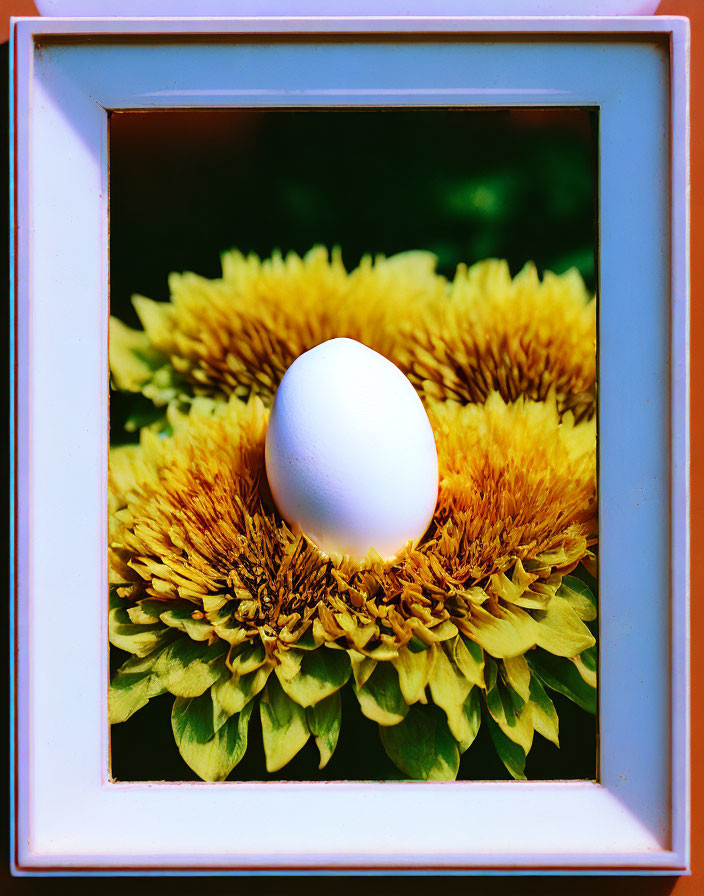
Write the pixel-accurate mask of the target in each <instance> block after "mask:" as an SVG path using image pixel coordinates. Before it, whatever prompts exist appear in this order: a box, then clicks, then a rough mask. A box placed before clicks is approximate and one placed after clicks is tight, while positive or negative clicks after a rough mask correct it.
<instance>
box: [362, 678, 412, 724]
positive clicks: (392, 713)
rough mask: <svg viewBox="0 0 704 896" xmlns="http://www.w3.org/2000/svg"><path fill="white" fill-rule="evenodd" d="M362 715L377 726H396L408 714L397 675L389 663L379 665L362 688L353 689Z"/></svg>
mask: <svg viewBox="0 0 704 896" xmlns="http://www.w3.org/2000/svg"><path fill="white" fill-rule="evenodd" d="M355 693H356V695H357V699H358V700H359V705H360V707H361V710H362V712H363V713H364V715H365V716H366V717H367V718H368V719H371V720H372V721H374V722H378V723H379V725H397V724H398V723H399V722H401V721H402V720H403V719H404V718H405V717H406V714H407V713H408V704H407V703H406V701H405V700H404V699H403V694H402V693H401V688H400V686H399V681H398V673H397V672H396V670H395V669H394V667H393V666H392V665H391V663H390V662H384V663H379V665H378V666H377V667H376V669H375V670H374V671H373V672H372V674H371V675H370V676H369V678H368V679H367V683H366V684H365V685H364V687H361V688H355Z"/></svg>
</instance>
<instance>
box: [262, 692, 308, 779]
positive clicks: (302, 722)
mask: <svg viewBox="0 0 704 896" xmlns="http://www.w3.org/2000/svg"><path fill="white" fill-rule="evenodd" d="M259 711H260V715H261V720H262V737H263V739H264V753H265V754H266V770H267V771H268V772H276V771H278V770H279V769H280V768H283V767H284V766H285V765H286V763H287V762H289V761H290V760H291V759H293V757H294V756H295V755H296V753H298V751H299V750H300V749H302V747H304V746H305V743H306V741H307V740H308V737H309V735H310V730H309V728H308V722H307V721H306V712H305V710H304V709H303V707H302V706H300V705H299V704H298V703H296V702H295V701H294V700H292V699H291V698H290V697H289V696H288V695H287V694H286V693H285V691H284V690H283V688H282V687H281V685H280V684H279V681H278V679H277V678H276V676H271V677H270V679H269V681H268V682H267V685H266V689H265V691H264V693H263V695H262V697H261V699H260V701H259Z"/></svg>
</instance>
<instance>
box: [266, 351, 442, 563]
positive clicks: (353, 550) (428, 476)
mask: <svg viewBox="0 0 704 896" xmlns="http://www.w3.org/2000/svg"><path fill="white" fill-rule="evenodd" d="M266 470H267V476H268V478H269V485H270V487H271V493H272V495H273V498H274V501H275V502H276V506H277V507H278V509H279V511H280V513H281V515H282V516H283V517H284V519H285V520H286V521H287V522H288V523H289V525H290V526H291V527H292V528H293V529H294V531H297V532H298V531H302V532H303V533H304V534H305V535H306V536H307V537H308V538H310V539H311V540H312V541H313V542H315V543H316V544H317V545H318V546H319V547H320V548H321V549H322V550H323V551H325V552H326V553H328V554H347V555H350V556H351V557H352V558H353V559H356V560H361V559H363V558H364V557H365V556H366V555H367V553H368V552H369V550H370V548H373V549H374V550H375V551H376V552H377V553H378V554H379V555H380V556H382V557H383V558H385V559H390V558H392V557H393V556H394V555H395V554H397V553H398V552H399V550H400V549H401V548H402V547H404V545H405V544H406V543H407V542H408V541H417V540H418V539H419V538H421V537H422V535H423V534H424V533H425V530H426V529H427V528H428V524H429V523H430V520H431V519H432V516H433V512H434V510H435V504H436V501H437V495H438V458H437V451H436V448H435V439H434V436H433V431H432V429H431V426H430V421H429V420H428V415H427V414H426V412H425V408H424V407H423V404H422V402H421V400H420V398H419V397H418V395H417V394H416V391H415V389H414V388H413V386H412V385H411V383H410V382H409V381H408V379H407V378H406V377H405V376H404V375H403V373H402V372H401V371H400V370H399V369H398V368H397V367H396V366H395V365H394V364H392V363H391V362H390V361H388V360H387V359H386V358H384V357H383V356H382V355H380V354H378V353H377V352H375V351H372V349H370V348H367V347H366V346H364V345H362V344H361V343H359V342H356V341H355V340H354V339H331V340H329V341H328V342H324V343H323V344H322V345H318V346H316V347H315V348H313V349H311V350H310V351H308V352H306V353H305V354H303V355H301V356H300V357H299V358H297V359H296V360H295V361H294V363H293V364H292V365H291V366H290V367H289V369H288V370H287V371H286V374H285V375H284V377H283V379H282V381H281V385H280V386H279V389H278V391H277V393H276V397H275V399H274V405H273V408H272V411H271V417H270V420H269V428H268V431H267V436H266Z"/></svg>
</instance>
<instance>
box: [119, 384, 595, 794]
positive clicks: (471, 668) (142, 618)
mask: <svg viewBox="0 0 704 896" xmlns="http://www.w3.org/2000/svg"><path fill="white" fill-rule="evenodd" d="M252 391H253V390H250V397H249V400H248V401H247V402H243V401H241V400H239V398H238V397H237V395H236V394H235V395H233V396H232V398H231V399H230V400H229V401H228V402H227V403H223V402H214V401H210V400H207V399H197V400H195V401H194V402H193V404H192V407H191V409H190V413H189V414H188V415H187V416H185V415H181V414H180V413H179V411H178V410H177V409H176V408H175V407H172V408H170V410H169V412H168V413H169V420H170V423H171V426H172V428H173V435H171V436H169V437H166V438H160V437H158V436H157V435H156V434H155V433H154V432H151V431H149V430H143V431H142V434H141V441H140V444H139V445H137V446H127V447H121V448H116V449H113V450H112V452H111V458H110V503H109V512H110V578H111V583H112V585H113V593H112V599H111V600H112V608H111V613H110V636H111V641H112V643H113V644H114V645H115V646H116V647H119V648H122V649H124V650H127V651H129V652H130V653H131V654H133V656H132V657H131V658H130V659H129V660H128V661H127V663H125V664H124V666H123V667H122V669H121V670H120V671H119V672H118V673H117V675H116V676H115V678H114V680H113V682H112V685H111V694H110V717H111V721H112V722H114V723H116V722H120V721H123V720H125V719H126V718H128V717H129V716H130V715H131V714H132V713H133V712H135V711H136V710H137V709H139V708H140V707H142V706H144V705H145V704H146V703H147V702H148V700H149V699H151V697H153V696H155V695H157V694H160V693H164V692H166V691H168V692H170V693H171V694H173V695H174V696H175V698H176V700H175V703H174V707H173V713H172V727H173V731H174V736H175V738H176V742H177V744H178V746H179V749H180V751H181V754H182V756H183V757H184V759H185V761H186V762H187V763H188V764H189V765H190V766H191V767H192V768H193V769H194V770H195V771H196V772H197V773H198V774H199V775H200V776H201V777H203V778H205V779H207V780H220V779H223V778H225V777H227V775H228V774H229V773H230V772H231V771H232V769H233V768H234V766H235V765H236V763H237V762H238V761H239V759H240V758H241V757H242V755H244V752H245V750H246V748H247V727H248V721H249V718H250V715H251V712H252V711H253V709H254V708H255V706H256V707H257V708H258V710H259V713H260V716H261V722H262V731H263V738H264V749H265V753H266V758H267V768H268V769H269V770H270V771H275V770H277V769H279V768H281V767H283V766H284V765H285V764H286V763H287V762H288V761H289V760H290V759H291V758H293V756H294V755H296V754H297V753H298V751H299V750H300V749H301V748H302V747H303V746H304V744H305V743H306V742H307V741H308V739H309V738H311V737H312V738H313V739H314V740H315V742H316V745H317V747H318V749H319V752H320V762H321V767H322V766H324V765H325V763H326V762H327V761H328V760H329V758H330V756H331V755H332V753H333V751H334V749H335V745H336V743H337V738H338V735H339V730H340V712H341V710H340V705H341V704H340V695H339V692H340V689H341V688H343V687H345V686H349V687H351V688H353V689H354V692H355V694H356V696H357V698H358V700H359V705H360V707H361V710H362V712H363V713H364V714H365V715H366V716H368V717H369V718H370V719H373V720H374V721H376V722H377V723H378V724H379V726H380V732H381V737H382V742H383V744H384V746H385V749H386V751H387V753H388V754H389V756H390V757H391V758H392V760H393V761H394V762H396V764H397V765H398V766H399V768H400V769H401V770H402V771H403V772H404V773H405V774H406V775H408V776H409V777H414V778H424V779H448V778H454V777H455V776H456V774H457V770H458V766H459V757H460V755H461V753H463V752H464V751H465V750H467V749H468V748H469V746H470V745H471V743H472V741H473V739H474V737H475V736H476V733H477V730H478V727H479V724H480V721H481V718H482V714H483V713H484V715H485V716H486V718H487V724H488V725H489V727H490V731H491V734H492V739H493V742H494V744H495V746H496V749H497V751H498V752H499V755H500V756H501V758H502V759H503V761H504V763H505V764H506V766H507V768H508V769H509V771H510V772H511V773H512V774H513V775H514V776H515V777H522V776H523V764H524V763H525V756H526V754H527V753H528V751H529V750H530V747H531V744H532V739H533V735H534V733H535V732H538V733H539V734H541V735H543V736H546V737H548V738H550V739H551V740H554V741H557V739H558V720H557V714H556V712H555V707H554V705H553V704H552V701H551V700H550V698H549V697H548V695H547V693H546V691H545V687H544V685H546V684H547V685H549V686H552V687H555V688H556V689H558V690H560V689H561V690H562V691H563V693H568V692H570V691H571V696H573V699H577V700H578V701H581V705H585V706H588V705H589V706H590V705H591V703H592V702H593V694H594V688H593V686H594V657H593V648H594V637H593V635H592V633H591V631H590V630H589V627H588V625H587V623H589V622H590V621H592V620H593V619H594V618H595V616H596V610H595V606H594V602H593V599H592V598H591V596H590V594H589V592H588V589H586V588H585V586H583V585H582V583H581V582H580V580H579V579H576V578H574V577H573V576H571V575H569V574H570V573H571V572H572V571H573V570H574V569H575V567H577V565H578V564H579V563H580V561H582V560H584V559H586V558H588V557H589V556H590V555H591V547H592V545H593V543H594V540H595V531H596V486H595V476H596V451H595V445H596V440H595V424H594V421H593V420H591V421H588V420H583V421H581V422H575V419H574V416H573V415H572V414H571V413H570V412H566V411H565V410H564V408H563V409H561V408H559V407H558V403H557V401H556V399H555V397H554V396H553V395H547V396H546V397H545V400H544V401H541V402H533V401H529V400H526V399H523V398H522V399H520V400H519V401H516V402H513V403H507V402H506V401H505V400H504V399H502V398H501V397H500V395H498V394H496V393H492V394H490V395H489V396H488V399H487V401H486V402H485V403H484V404H470V405H461V404H459V403H456V402H437V403H436V402H432V401H431V402H429V415H430V419H431V423H432V425H433V428H434V431H435V435H436V441H437V445H438V461H439V466H440V490H439V498H438V505H437V509H436V513H435V516H434V519H433V521H432V523H431V526H430V528H429V530H428V532H427V533H426V536H425V537H424V539H423V540H422V541H421V542H420V543H419V544H418V545H416V546H411V545H409V546H408V547H407V549H405V550H404V551H402V552H401V554H400V555H399V556H398V557H397V558H395V559H394V560H393V561H390V562H384V561H382V560H381V558H379V557H374V556H370V557H368V558H367V559H366V560H365V562H364V563H362V564H353V563H351V562H349V561H348V560H346V559H345V558H336V559H333V558H330V557H328V556H326V555H325V554H323V553H322V552H321V551H320V550H319V549H318V548H316V547H315V546H314V545H313V544H311V543H309V542H308V541H307V540H306V539H305V537H304V536H300V535H295V534H294V533H292V532H291V530H290V529H289V528H288V527H287V526H286V524H285V523H284V522H283V520H282V519H281V518H280V516H279V515H278V513H277V512H276V509H275V508H274V506H273V504H272V502H271V498H270V496H269V494H268V490H267V487H266V475H265V471H264V441H265V434H266V425H267V419H268V413H269V412H268V408H267V406H266V405H265V403H264V402H263V401H262V400H261V399H260V398H259V397H258V396H257V395H252V394H251V392H252ZM348 682H349V684H348ZM564 682H567V685H565V684H564ZM425 736H429V737H432V738H433V742H434V743H435V744H436V746H437V748H436V750H435V752H434V753H433V754H432V755H423V756H419V755H418V751H414V750H413V749H412V745H413V744H414V743H416V742H417V740H418V738H419V737H425Z"/></svg>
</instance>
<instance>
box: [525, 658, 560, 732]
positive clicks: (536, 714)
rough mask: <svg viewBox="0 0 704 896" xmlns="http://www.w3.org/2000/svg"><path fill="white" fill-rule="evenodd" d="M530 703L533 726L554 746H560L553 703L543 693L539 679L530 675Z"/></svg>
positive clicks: (558, 726) (558, 727)
mask: <svg viewBox="0 0 704 896" xmlns="http://www.w3.org/2000/svg"><path fill="white" fill-rule="evenodd" d="M530 705H531V707H532V710H533V727H534V728H535V730H536V731H537V732H538V734H542V735H543V737H546V738H547V739H548V740H550V741H552V742H553V743H554V744H555V746H556V747H559V746H560V737H559V732H560V720H559V718H558V716H557V710H556V709H555V704H554V703H553V702H552V700H551V699H550V698H549V697H548V695H547V694H546V693H545V688H544V687H543V686H542V684H541V683H540V679H539V678H537V677H536V676H535V675H531V679H530Z"/></svg>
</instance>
